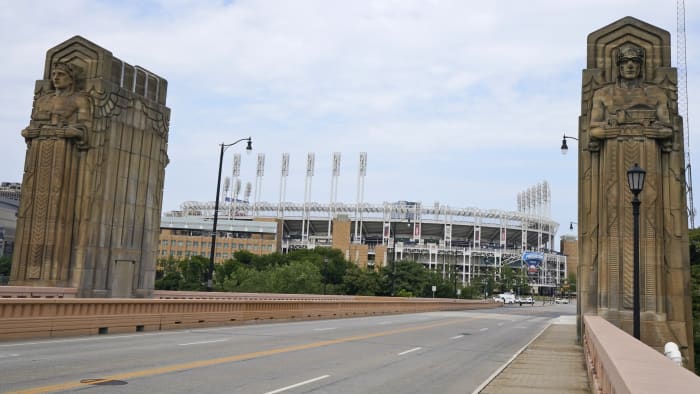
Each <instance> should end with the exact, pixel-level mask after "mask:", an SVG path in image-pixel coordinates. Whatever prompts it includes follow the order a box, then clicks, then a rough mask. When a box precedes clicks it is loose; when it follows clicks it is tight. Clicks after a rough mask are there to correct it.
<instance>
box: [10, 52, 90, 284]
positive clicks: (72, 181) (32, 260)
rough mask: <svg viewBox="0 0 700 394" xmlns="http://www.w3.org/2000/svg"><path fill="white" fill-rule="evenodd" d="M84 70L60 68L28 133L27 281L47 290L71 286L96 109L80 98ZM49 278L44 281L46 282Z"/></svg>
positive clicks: (23, 208)
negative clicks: (79, 196) (80, 188)
mask: <svg viewBox="0 0 700 394" xmlns="http://www.w3.org/2000/svg"><path fill="white" fill-rule="evenodd" d="M79 74H80V70H79V68H78V67H77V66H73V65H71V64H66V63H56V64H54V65H53V68H52V71H51V83H52V87H53V90H51V91H49V92H48V93H46V94H44V95H42V96H40V97H39V98H37V99H36V102H35V105H34V109H33V111H32V118H31V122H30V124H29V127H27V128H25V129H24V130H22V136H23V137H24V138H25V140H26V141H27V158H26V161H25V172H24V179H23V181H22V188H23V194H22V200H21V201H22V202H23V203H22V204H21V206H20V211H19V214H18V216H19V217H21V218H27V219H29V223H30V224H29V229H28V230H29V240H28V241H29V242H28V245H25V246H28V248H21V249H20V250H21V251H22V252H24V253H23V254H24V258H25V259H24V263H25V264H26V270H27V271H26V277H27V279H34V280H40V281H41V282H42V284H44V285H53V284H60V285H64V286H65V285H67V281H65V280H58V281H55V279H57V278H61V277H62V278H67V270H68V265H69V264H68V263H69V260H70V253H71V236H70V235H71V233H72V230H73V216H74V214H75V203H76V191H77V190H76V187H77V185H78V183H79V182H78V180H79V178H80V176H81V170H82V168H81V167H82V165H81V156H83V155H82V154H81V152H80V151H81V150H85V149H87V146H88V144H87V139H88V133H89V121H90V119H91V104H90V101H89V99H88V97H87V96H86V95H85V94H84V93H80V92H76V91H75V86H76V81H77V80H78V77H79ZM42 272H44V276H43V278H44V279H48V280H43V281H42V280H41V279H42Z"/></svg>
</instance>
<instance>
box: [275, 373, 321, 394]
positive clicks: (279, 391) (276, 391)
mask: <svg viewBox="0 0 700 394" xmlns="http://www.w3.org/2000/svg"><path fill="white" fill-rule="evenodd" d="M329 376H331V375H323V376H319V377H317V378H313V379H309V380H305V381H303V382H299V383H297V384H293V385H291V386H287V387H282V388H281V389H277V390H274V391H268V392H267V393H265V394H277V393H281V392H283V391H287V390H291V389H293V388H296V387H299V386H303V385H305V384H309V383H313V382H316V381H319V380H321V379H325V378H327V377H329Z"/></svg>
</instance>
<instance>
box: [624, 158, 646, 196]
mask: <svg viewBox="0 0 700 394" xmlns="http://www.w3.org/2000/svg"><path fill="white" fill-rule="evenodd" d="M646 173H647V172H646V171H644V169H643V168H641V167H639V164H637V163H634V165H633V166H632V168H630V169H629V170H627V184H628V186H629V188H630V191H631V192H632V194H634V195H635V197H636V196H637V195H638V194H639V193H641V192H642V189H644V177H645V176H646Z"/></svg>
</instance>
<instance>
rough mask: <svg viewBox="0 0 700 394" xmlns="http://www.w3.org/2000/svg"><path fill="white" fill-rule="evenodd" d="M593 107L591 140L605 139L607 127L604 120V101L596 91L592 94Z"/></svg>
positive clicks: (601, 95)
mask: <svg viewBox="0 0 700 394" xmlns="http://www.w3.org/2000/svg"><path fill="white" fill-rule="evenodd" d="M592 102H593V105H592V107H591V118H590V124H589V128H590V135H591V137H593V138H598V139H603V138H605V126H607V125H608V122H607V119H605V100H604V99H603V94H601V91H600V90H598V91H596V92H595V93H594V94H593V100H592Z"/></svg>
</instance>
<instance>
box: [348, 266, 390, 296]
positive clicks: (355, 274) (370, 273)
mask: <svg viewBox="0 0 700 394" xmlns="http://www.w3.org/2000/svg"><path fill="white" fill-rule="evenodd" d="M381 289H382V282H381V278H380V277H379V273H377V272H376V271H374V270H369V269H362V268H360V267H358V266H356V265H354V264H353V265H352V266H351V267H349V268H348V269H347V270H346V271H345V275H344V276H343V285H342V293H343V294H348V295H363V296H374V295H377V294H380V293H381Z"/></svg>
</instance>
